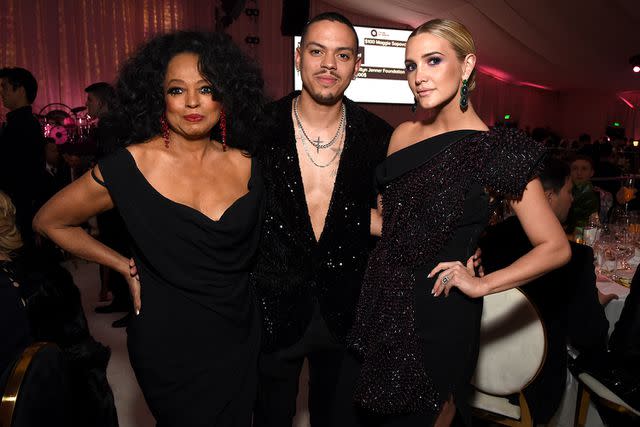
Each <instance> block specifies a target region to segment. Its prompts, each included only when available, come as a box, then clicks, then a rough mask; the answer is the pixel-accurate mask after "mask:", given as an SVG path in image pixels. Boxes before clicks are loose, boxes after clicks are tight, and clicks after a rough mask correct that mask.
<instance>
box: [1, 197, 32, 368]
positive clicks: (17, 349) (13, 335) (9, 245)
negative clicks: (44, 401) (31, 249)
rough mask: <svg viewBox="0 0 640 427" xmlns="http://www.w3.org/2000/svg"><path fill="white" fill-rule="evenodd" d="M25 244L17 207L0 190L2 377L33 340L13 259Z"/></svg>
mask: <svg viewBox="0 0 640 427" xmlns="http://www.w3.org/2000/svg"><path fill="white" fill-rule="evenodd" d="M21 246H22V239H21V238H20V232H19V231H18V229H17V227H16V209H15V207H14V206H13V203H11V199H9V196H7V195H6V194H5V193H3V192H2V191H0V337H2V339H0V377H2V373H3V372H5V371H6V370H7V369H10V368H11V367H12V365H13V361H14V359H15V358H16V357H17V356H18V355H19V354H20V353H21V352H22V351H23V350H24V349H25V348H27V346H28V345H29V344H30V342H31V337H30V333H29V323H28V320H27V310H26V304H25V300H24V299H23V297H22V292H21V280H20V278H19V277H18V274H17V271H16V268H15V265H14V263H13V261H12V257H13V255H14V254H15V251H17V250H18V249H19V248H20V247H21Z"/></svg>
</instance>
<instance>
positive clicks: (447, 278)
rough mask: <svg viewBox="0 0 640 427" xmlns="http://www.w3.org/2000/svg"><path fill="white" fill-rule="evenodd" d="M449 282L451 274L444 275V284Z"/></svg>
mask: <svg viewBox="0 0 640 427" xmlns="http://www.w3.org/2000/svg"><path fill="white" fill-rule="evenodd" d="M447 282H449V276H444V277H443V278H442V284H443V285H446V284H447Z"/></svg>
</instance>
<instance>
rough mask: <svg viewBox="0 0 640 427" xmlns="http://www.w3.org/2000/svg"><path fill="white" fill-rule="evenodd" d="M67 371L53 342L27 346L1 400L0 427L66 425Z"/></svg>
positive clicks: (61, 356) (16, 364)
mask: <svg viewBox="0 0 640 427" xmlns="http://www.w3.org/2000/svg"><path fill="white" fill-rule="evenodd" d="M69 396H70V393H69V388H68V371H67V367H66V362H65V359H64V357H63V354H62V351H61V350H60V348H58V346H57V345H55V344H53V343H46V342H38V343H34V344H32V345H30V346H29V347H27V349H26V350H25V351H24V352H23V353H22V355H21V356H20V358H19V359H18V361H17V362H16V363H15V364H14V366H13V368H12V370H11V373H10V374H9V376H8V378H7V383H6V386H5V390H4V394H3V395H2V401H0V427H23V426H36V425H43V426H44V425H46V426H65V425H68V423H67V418H66V417H67V416H68V415H69V412H68V410H69Z"/></svg>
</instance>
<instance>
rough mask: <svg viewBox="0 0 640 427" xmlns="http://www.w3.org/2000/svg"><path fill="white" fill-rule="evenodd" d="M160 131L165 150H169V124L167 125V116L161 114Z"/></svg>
mask: <svg viewBox="0 0 640 427" xmlns="http://www.w3.org/2000/svg"><path fill="white" fill-rule="evenodd" d="M160 130H161V131H162V139H164V146H165V148H169V142H170V141H169V123H167V116H166V115H165V113H162V116H160Z"/></svg>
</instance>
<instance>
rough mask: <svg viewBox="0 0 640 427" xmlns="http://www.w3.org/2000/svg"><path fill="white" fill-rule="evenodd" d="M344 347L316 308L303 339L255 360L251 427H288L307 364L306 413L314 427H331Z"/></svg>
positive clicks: (294, 410) (293, 413) (293, 414)
mask: <svg viewBox="0 0 640 427" xmlns="http://www.w3.org/2000/svg"><path fill="white" fill-rule="evenodd" d="M344 355H345V347H344V346H343V345H342V344H340V343H338V342H337V341H336V340H335V339H334V338H333V337H332V335H331V333H330V332H329V329H328V328H327V325H326V323H325V321H324V319H323V318H322V315H321V314H320V311H319V308H318V307H316V309H315V312H314V315H313V318H312V320H311V323H310V324H309V327H308V328H307V331H306V332H305V334H304V335H303V337H302V338H301V339H300V341H298V342H297V343H295V344H294V345H292V346H291V347H288V348H285V349H281V350H278V351H276V352H273V353H263V354H261V355H260V357H259V361H258V397H257V401H256V407H255V410H254V415H253V426H254V427H283V426H291V423H292V421H293V417H294V416H295V413H296V397H297V395H298V382H299V377H300V371H301V369H302V364H303V362H304V359H305V358H307V359H308V361H309V413H310V417H311V425H312V426H313V427H325V426H326V427H329V426H331V425H332V424H331V418H332V416H333V402H334V399H335V395H336V391H337V385H338V380H339V377H340V372H341V367H342V362H343V359H344Z"/></svg>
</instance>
